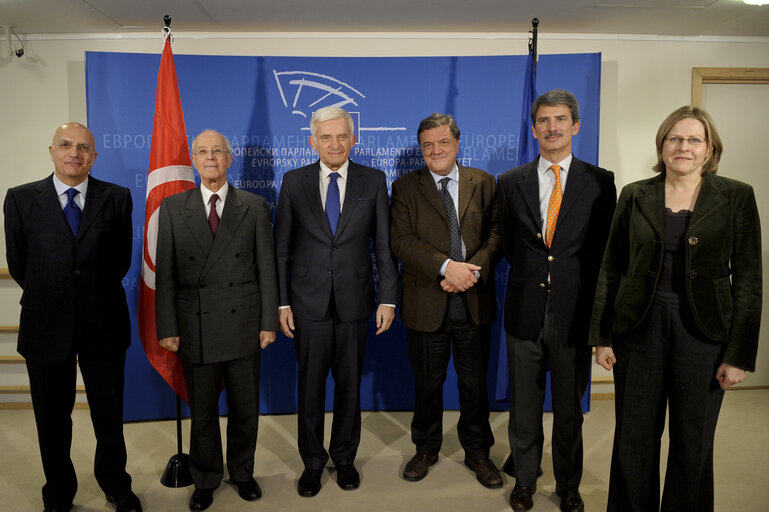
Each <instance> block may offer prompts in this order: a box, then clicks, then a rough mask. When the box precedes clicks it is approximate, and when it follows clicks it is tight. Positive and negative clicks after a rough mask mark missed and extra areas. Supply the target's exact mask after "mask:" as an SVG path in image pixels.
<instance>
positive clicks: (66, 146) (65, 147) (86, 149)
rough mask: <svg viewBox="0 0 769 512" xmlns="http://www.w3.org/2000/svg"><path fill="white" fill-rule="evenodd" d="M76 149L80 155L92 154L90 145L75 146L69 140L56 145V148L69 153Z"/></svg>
mask: <svg viewBox="0 0 769 512" xmlns="http://www.w3.org/2000/svg"><path fill="white" fill-rule="evenodd" d="M73 147H74V148H75V149H76V150H77V152H78V153H90V152H91V145H90V144H73V143H72V142H70V141H68V140H62V141H59V142H57V143H56V148H57V149H60V150H61V151H69V150H70V149H72V148H73Z"/></svg>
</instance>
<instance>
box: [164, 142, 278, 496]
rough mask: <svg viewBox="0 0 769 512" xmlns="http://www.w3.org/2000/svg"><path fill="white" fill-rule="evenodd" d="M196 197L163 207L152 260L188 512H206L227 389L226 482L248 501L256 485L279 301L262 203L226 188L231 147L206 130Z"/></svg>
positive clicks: (215, 479)
mask: <svg viewBox="0 0 769 512" xmlns="http://www.w3.org/2000/svg"><path fill="white" fill-rule="evenodd" d="M192 158H193V164H194V166H195V169H196V170H197V171H198V174H199V175H200V183H201V186H200V188H196V189H192V190H188V191H186V192H181V193H179V194H175V195H173V196H170V197H167V198H165V199H164V200H163V202H162V203H161V206H160V218H159V222H158V226H159V227H158V246H157V258H156V261H157V263H156V269H157V270H156V275H157V280H156V285H157V289H156V294H155V304H156V312H157V336H158V342H159V343H160V345H161V346H162V347H164V348H166V349H168V350H171V351H178V354H179V357H180V358H181V360H182V364H183V367H184V377H185V380H186V381H187V392H188V396H189V400H190V412H191V420H192V422H191V423H192V424H191V435H190V471H191V473H192V479H193V481H194V483H195V491H194V492H193V493H192V497H191V498H190V509H191V510H205V509H206V508H208V507H209V506H210V505H211V503H212V502H213V492H214V490H215V489H216V488H217V487H218V486H219V483H220V482H221V480H222V476H223V473H224V468H223V465H222V442H221V434H220V432H219V403H218V402H219V393H220V392H221V383H222V381H223V382H224V385H225V388H226V389H227V407H228V419H227V472H228V473H229V476H230V482H231V483H233V484H235V485H236V486H237V489H238V494H239V495H240V497H241V498H243V499H244V500H247V501H252V500H256V499H258V498H259V497H261V495H262V491H261V489H260V488H259V485H258V484H257V483H256V480H254V477H253V473H254V451H255V449H256V438H257V429H258V426H259V369H260V356H261V350H262V349H264V348H267V346H268V345H269V344H270V343H272V342H273V341H275V331H277V328H278V311H277V310H278V291H277V283H276V279H275V251H274V247H273V240H272V232H271V229H270V213H269V207H268V206H267V201H265V199H264V198H262V197H260V196H257V195H256V194H252V193H250V192H246V191H243V190H237V189H236V188H235V187H231V186H230V185H229V184H228V183H227V169H228V168H229V166H230V164H231V163H232V154H231V151H230V147H229V144H228V143H227V139H226V138H225V137H224V136H223V135H222V134H220V133H218V132H216V131H213V130H207V131H204V132H203V133H201V134H200V135H198V136H197V137H196V138H195V141H194V142H193V144H192Z"/></svg>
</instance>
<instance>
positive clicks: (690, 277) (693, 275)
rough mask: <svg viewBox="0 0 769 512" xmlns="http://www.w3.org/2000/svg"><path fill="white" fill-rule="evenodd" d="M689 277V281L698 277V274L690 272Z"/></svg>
mask: <svg viewBox="0 0 769 512" xmlns="http://www.w3.org/2000/svg"><path fill="white" fill-rule="evenodd" d="M688 277H689V279H694V278H695V277H697V272H695V271H694V270H692V271H691V272H689V276H688Z"/></svg>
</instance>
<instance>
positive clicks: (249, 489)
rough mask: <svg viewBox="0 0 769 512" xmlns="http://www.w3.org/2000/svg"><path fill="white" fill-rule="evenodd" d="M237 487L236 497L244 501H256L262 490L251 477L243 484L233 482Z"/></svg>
mask: <svg viewBox="0 0 769 512" xmlns="http://www.w3.org/2000/svg"><path fill="white" fill-rule="evenodd" d="M233 483H234V484H235V485H237V486H238V496H240V497H241V498H243V499H244V500H246V501H256V500H258V499H259V498H261V497H262V489H261V488H260V487H259V484H258V483H256V480H254V478H253V477H251V478H249V479H248V480H246V481H245V482H233Z"/></svg>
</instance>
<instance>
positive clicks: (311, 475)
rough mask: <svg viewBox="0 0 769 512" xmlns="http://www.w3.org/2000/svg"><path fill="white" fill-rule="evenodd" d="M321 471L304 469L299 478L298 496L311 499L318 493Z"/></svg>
mask: <svg viewBox="0 0 769 512" xmlns="http://www.w3.org/2000/svg"><path fill="white" fill-rule="evenodd" d="M321 475H323V470H322V469H305V470H304V471H303V472H302V476H300V477H299V496H304V497H305V498H312V497H313V496H315V495H316V494H318V493H319V492H320V477H321Z"/></svg>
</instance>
